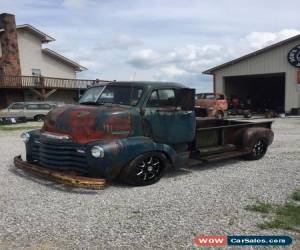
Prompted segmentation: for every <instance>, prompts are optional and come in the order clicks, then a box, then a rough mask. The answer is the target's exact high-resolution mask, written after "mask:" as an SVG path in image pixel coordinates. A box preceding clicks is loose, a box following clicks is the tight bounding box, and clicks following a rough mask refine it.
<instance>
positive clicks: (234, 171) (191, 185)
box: [0, 118, 300, 249]
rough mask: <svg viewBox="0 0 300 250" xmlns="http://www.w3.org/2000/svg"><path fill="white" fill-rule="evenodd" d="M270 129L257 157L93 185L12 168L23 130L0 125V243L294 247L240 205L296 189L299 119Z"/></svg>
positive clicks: (15, 246) (274, 199)
mask: <svg viewBox="0 0 300 250" xmlns="http://www.w3.org/2000/svg"><path fill="white" fill-rule="evenodd" d="M273 128H274V132H275V140H274V143H273V145H272V146H271V147H270V148H269V151H268V153H267V155H266V156H265V157H264V158H263V159H262V160H260V161H243V160H229V161H226V162H219V163H213V164H212V163H211V164H206V165H197V166H192V167H188V168H186V169H182V170H180V171H177V172H169V173H167V176H165V177H164V178H163V179H162V180H161V181H160V182H159V183H157V184H155V185H152V186H146V187H137V188H135V187H127V186H122V185H120V184H118V183H116V184H112V185H110V186H109V187H108V188H106V189H105V190H99V191H91V190H85V189H73V188H68V187H64V186H63V185H60V184H55V183H53V182H50V181H47V180H45V179H40V178H37V177H32V176H30V175H27V174H24V173H23V172H22V171H17V170H15V169H14V167H13V165H12V158H13V156H14V155H16V154H19V153H21V152H22V153H23V154H24V145H23V143H22V142H21V141H20V140H19V134H20V133H21V131H14V132H4V131H0V155H1V160H2V161H1V164H0V166H1V168H0V187H1V188H0V249H24V248H25V249H187V248H188V249H197V248H196V247H195V246H194V245H193V238H194V235H199V234H205V235H238V234H240V235H260V234H277V235H280V234H285V235H290V236H292V237H294V238H295V237H296V238H297V237H298V241H297V242H296V243H295V244H296V245H294V246H293V247H291V248H290V249H300V245H299V241H300V239H299V236H297V235H296V234H295V233H291V232H287V231H281V230H274V231H270V230H260V229H259V228H258V227H256V224H257V223H260V222H262V221H263V220H264V218H263V217H262V216H261V215H260V214H256V213H253V212H250V211H246V210H245V209H244V207H245V206H246V205H248V204H253V203H254V202H255V201H257V200H259V201H268V202H276V203H282V202H285V201H286V199H287V198H288V196H289V195H290V194H291V193H292V191H293V190H294V189H295V188H297V187H298V188H299V187H300V171H299V169H300V119H297V118H288V119H277V120H276V122H275V123H274V125H273ZM243 249H246V248H243ZM248 249H249V248H248ZM285 249H288V248H285Z"/></svg>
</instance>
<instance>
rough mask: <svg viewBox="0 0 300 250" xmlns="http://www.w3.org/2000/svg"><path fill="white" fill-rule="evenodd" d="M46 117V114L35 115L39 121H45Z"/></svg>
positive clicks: (35, 118)
mask: <svg viewBox="0 0 300 250" xmlns="http://www.w3.org/2000/svg"><path fill="white" fill-rule="evenodd" d="M44 119H45V116H44V115H36V116H35V117H34V120H35V121H37V122H42V121H44Z"/></svg>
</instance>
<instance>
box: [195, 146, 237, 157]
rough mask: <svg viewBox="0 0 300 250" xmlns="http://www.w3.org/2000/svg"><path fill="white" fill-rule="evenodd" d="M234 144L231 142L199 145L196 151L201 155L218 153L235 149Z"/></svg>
mask: <svg viewBox="0 0 300 250" xmlns="http://www.w3.org/2000/svg"><path fill="white" fill-rule="evenodd" d="M235 150H236V146H235V145H233V144H226V145H222V146H221V145H219V146H211V147H200V148H199V149H198V151H197V153H198V154H200V155H201V156H207V155H213V154H220V153H225V152H231V151H235Z"/></svg>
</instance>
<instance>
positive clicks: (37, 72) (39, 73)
mask: <svg viewBox="0 0 300 250" xmlns="http://www.w3.org/2000/svg"><path fill="white" fill-rule="evenodd" d="M32 75H33V76H41V70H40V69H32Z"/></svg>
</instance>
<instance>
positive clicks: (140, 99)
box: [23, 82, 273, 185]
mask: <svg viewBox="0 0 300 250" xmlns="http://www.w3.org/2000/svg"><path fill="white" fill-rule="evenodd" d="M194 106H195V90H194V89H191V88H187V87H186V86H184V85H182V84H179V83H167V82H112V83H109V84H107V85H105V86H96V87H92V88H90V89H88V90H87V91H86V92H85V93H84V95H83V96H82V97H81V99H80V100H79V105H65V106H62V107H58V108H56V109H54V110H52V111H50V112H49V114H48V115H47V117H46V118H45V121H44V125H43V127H42V129H41V130H33V131H30V132H27V133H25V134H24V135H23V138H24V141H25V145H26V156H27V163H29V164H35V165H38V166H40V167H43V168H48V169H52V170H57V171H76V172H79V173H81V175H84V176H101V177H104V178H105V179H108V180H112V179H115V178H119V179H121V180H122V181H124V182H126V183H128V184H131V185H149V184H152V183H155V182H156V181H158V180H159V179H160V178H161V177H162V175H163V173H164V170H165V169H166V167H167V166H172V167H174V168H179V167H182V166H184V165H185V164H186V163H187V162H188V160H189V159H190V158H194V159H197V160H199V161H208V160H213V159H218V158H219V159H220V158H226V157H227V158H228V157H231V156H232V157H233V156H234V157H236V156H248V157H249V158H252V159H259V158H261V157H262V156H263V155H264V154H265V153H266V149H267V147H268V145H269V144H270V143H272V140H273V133H272V131H271V130H270V127H271V123H270V122H266V123H260V124H252V123H249V122H247V123H245V122H233V121H227V122H226V121H222V120H209V121H205V120H204V121H198V120H196V117H195V112H194ZM256 127H257V128H256ZM257 143H259V144H257ZM255 147H256V148H257V147H258V148H259V149H260V150H257V151H253V150H254V149H255Z"/></svg>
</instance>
